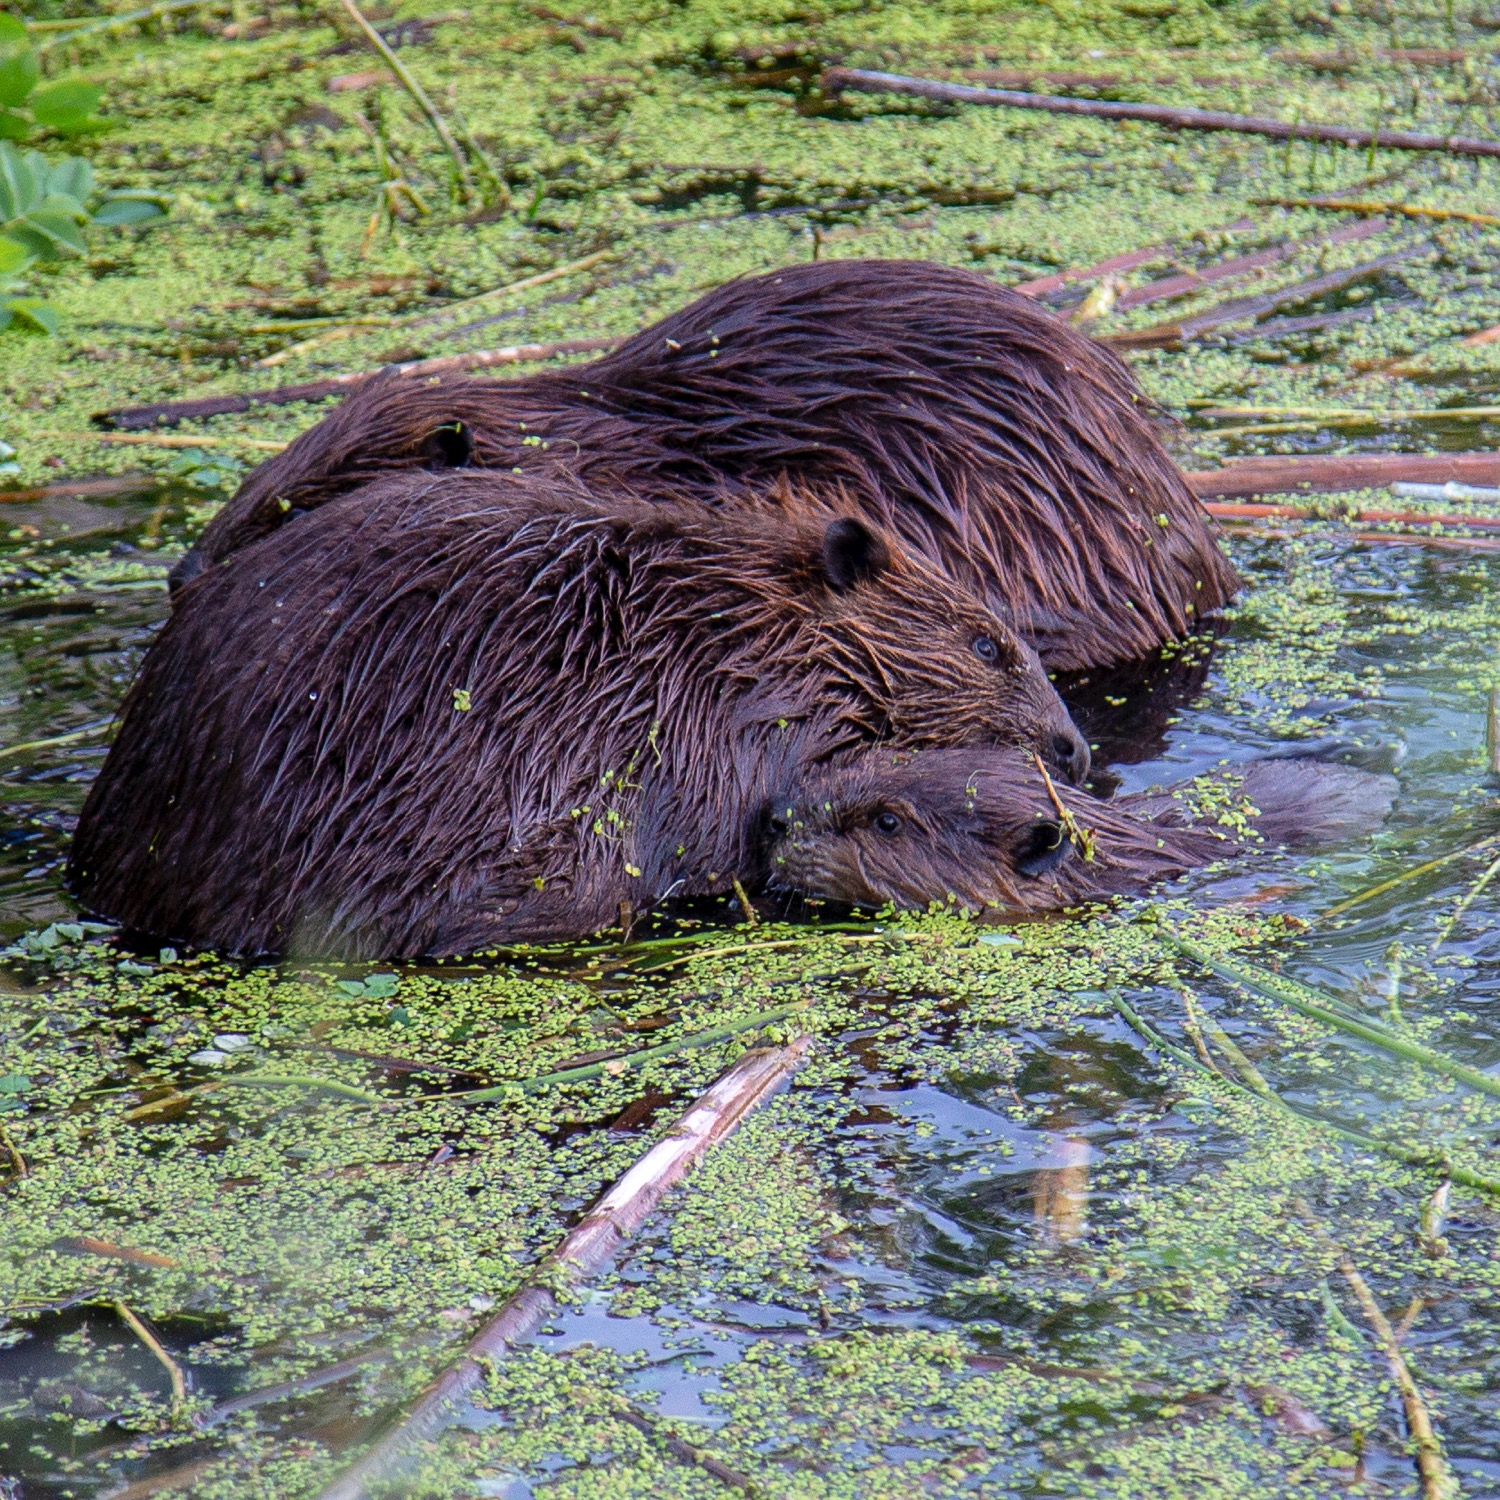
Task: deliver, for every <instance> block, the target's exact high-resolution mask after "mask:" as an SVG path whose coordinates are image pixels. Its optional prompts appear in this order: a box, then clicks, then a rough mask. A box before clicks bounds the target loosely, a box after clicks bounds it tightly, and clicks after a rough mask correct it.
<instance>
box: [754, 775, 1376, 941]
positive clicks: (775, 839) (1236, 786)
mask: <svg viewBox="0 0 1500 1500" xmlns="http://www.w3.org/2000/svg"><path fill="white" fill-rule="evenodd" d="M1395 789H1396V783H1395V781H1394V779H1393V778H1391V777H1389V776H1378V775H1373V774H1371V773H1370V772H1367V771H1358V770H1355V769H1354V768H1352V767H1350V766H1344V765H1331V764H1327V763H1324V762H1320V761H1310V760H1258V761H1251V762H1250V763H1249V764H1248V765H1244V766H1239V767H1236V768H1234V769H1233V770H1231V771H1225V772H1222V773H1219V774H1218V775H1216V776H1214V777H1213V778H1211V779H1209V780H1208V781H1203V780H1199V781H1193V782H1184V783H1181V784H1179V785H1178V786H1176V787H1169V788H1166V789H1164V790H1161V791H1155V790H1153V791H1149V792H1140V793H1136V794H1134V795H1132V796H1127V797H1121V798H1119V799H1118V800H1116V801H1114V802H1099V801H1096V800H1094V799H1093V798H1091V797H1090V796H1088V794H1087V793H1084V792H1080V791H1077V790H1075V789H1074V788H1072V787H1064V786H1059V785H1057V784H1056V783H1055V782H1053V781H1052V780H1051V779H1050V777H1048V776H1047V775H1046V773H1045V772H1044V771H1043V770H1042V769H1041V768H1040V766H1039V765H1038V763H1037V762H1036V760H1035V759H1034V758H1033V757H1032V756H1031V755H1030V754H1029V753H1027V752H1026V751H1024V750H1016V749H994V750H988V749H982V750H926V751H922V752H919V753H909V754H903V753H897V752H892V751H889V750H884V751H872V752H869V753H867V754H864V755H861V756H859V757H858V758H857V759H855V760H852V761H847V762H844V763H842V764H838V765H828V766H824V767H821V768H820V769H819V770H818V771H817V772H816V773H815V774H813V775H812V776H810V777H808V778H807V779H806V780H805V781H804V782H803V783H802V785H801V786H800V788H798V789H797V790H795V791H793V792H791V793H790V794H789V795H786V796H783V797H781V798H778V799H776V800H775V801H773V803H772V804H771V811H770V814H769V817H768V846H767V847H768V855H767V872H768V880H767V884H768V888H769V889H771V890H773V891H776V890H779V891H783V892H787V893H795V894H798V895H801V896H805V897H812V898H821V899H825V900H829V901H839V902H847V903H849V904H850V905H853V906H869V907H881V906H885V905H886V904H888V903H889V904H890V905H892V906H895V907H898V908H906V909H918V910H921V909H925V908H926V907H927V906H928V905H929V904H931V903H932V902H949V903H951V904H953V905H955V906H959V907H964V908H967V909H969V910H971V911H974V912H986V913H989V914H991V915H1003V916H1008V917H1010V916H1022V915H1032V914H1035V913H1040V912H1051V911H1059V910H1061V909H1063V908H1065V907H1070V906H1077V905H1080V904H1082V903H1084V902H1088V901H1098V900H1102V899H1104V898H1106V897H1109V896H1119V895H1128V894H1133V893H1136V892H1139V891H1143V890H1145V889H1146V888H1147V887H1149V886H1151V885H1153V884H1154V883H1156V882H1157V881H1161V880H1169V879H1171V878H1173V877H1174V876H1177V875H1182V874H1184V873H1185V872H1186V871H1188V870H1192V869H1197V868H1199V867H1201V866H1203V865H1208V864H1212V863H1214V862H1215V861H1216V860H1221V859H1225V858H1227V857H1229V856H1230V855H1233V854H1236V853H1239V852H1240V851H1242V850H1244V849H1246V848H1247V847H1251V846H1259V847H1272V848H1274V847H1284V848H1308V847H1311V846H1314V845H1319V844H1323V845H1327V844H1336V843H1345V842H1349V841H1351V840H1354V839H1356V838H1360V837H1364V836H1367V835H1368V834H1370V833H1371V832H1373V831H1374V829H1375V828H1377V827H1378V826H1379V824H1380V823H1381V822H1382V821H1383V820H1384V818H1385V816H1386V814H1387V813H1388V812H1389V811H1390V808H1391V803H1392V800H1393V798H1394V796H1395Z"/></svg>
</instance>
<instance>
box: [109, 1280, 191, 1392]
mask: <svg viewBox="0 0 1500 1500" xmlns="http://www.w3.org/2000/svg"><path fill="white" fill-rule="evenodd" d="M115 1311H116V1312H117V1313H118V1314H119V1316H120V1321H121V1322H122V1323H125V1324H126V1325H128V1327H129V1328H130V1331H131V1332H132V1333H134V1334H135V1336H136V1337H137V1338H138V1339H139V1340H140V1341H141V1342H142V1343H143V1344H144V1345H145V1346H146V1347H147V1348H148V1349H149V1350H150V1351H151V1353H152V1354H153V1355H155V1357H156V1361H157V1363H158V1364H160V1365H161V1367H162V1368H163V1369H164V1370H165V1371H166V1372H167V1374H168V1376H169V1377H170V1378H171V1381H172V1416H173V1418H174V1419H175V1418H177V1417H179V1416H181V1414H182V1410H183V1408H184V1407H185V1406H186V1405H187V1378H186V1376H184V1375H183V1373H182V1366H181V1365H179V1364H178V1363H177V1361H176V1360H175V1359H173V1358H172V1356H171V1355H170V1354H168V1353H167V1351H166V1350H165V1349H163V1348H162V1345H161V1340H160V1339H159V1338H157V1336H156V1335H155V1334H154V1333H152V1331H151V1330H150V1329H149V1328H148V1327H147V1326H146V1325H145V1324H144V1323H143V1322H142V1321H141V1320H140V1319H139V1318H138V1317H137V1316H136V1315H135V1313H133V1312H132V1311H131V1310H130V1308H129V1307H128V1306H127V1305H126V1304H125V1303H124V1302H118V1301H117V1302H116V1303H115Z"/></svg>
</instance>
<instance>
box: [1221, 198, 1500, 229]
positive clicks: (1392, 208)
mask: <svg viewBox="0 0 1500 1500" xmlns="http://www.w3.org/2000/svg"><path fill="white" fill-rule="evenodd" d="M1250 201H1251V202H1252V203H1256V204H1260V205H1262V206H1264V207H1266V208H1326V209H1328V210H1329V211H1330V212H1332V213H1343V214H1391V215H1392V216H1394V217H1396V218H1405V219H1436V220H1437V221H1438V222H1440V223H1446V222H1455V221H1456V222H1458V223H1461V224H1484V225H1489V226H1497V225H1500V214H1476V213H1469V212H1467V211H1466V210H1465V209H1461V208H1422V207H1420V206H1418V205H1417V204H1415V203H1375V202H1369V201H1367V200H1365V199H1362V198H1252V199H1251V200H1250Z"/></svg>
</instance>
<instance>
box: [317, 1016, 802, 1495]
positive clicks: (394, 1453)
mask: <svg viewBox="0 0 1500 1500" xmlns="http://www.w3.org/2000/svg"><path fill="white" fill-rule="evenodd" d="M811 1042H812V1038H811V1037H810V1036H806V1035H803V1036H799V1037H797V1038H796V1039H795V1040H793V1041H791V1042H789V1043H787V1045H786V1046H784V1047H772V1048H766V1049H763V1050H758V1051H754V1052H747V1053H746V1054H745V1055H744V1056H743V1057H741V1058H740V1059H739V1061H738V1062H736V1063H735V1064H734V1066H733V1067H731V1068H730V1069H729V1071H728V1072H726V1073H724V1074H723V1075H722V1076H721V1077H720V1078H719V1080H718V1081H717V1082H716V1083H715V1084H714V1085H713V1087H712V1088H710V1089H709V1091H708V1092H707V1093H706V1094H704V1095H703V1097H702V1098H701V1099H699V1100H698V1102H697V1103H696V1104H694V1105H693V1106H692V1108H691V1109H689V1110H688V1111H687V1113H686V1114H684V1115H683V1116H682V1118H681V1119H679V1120H678V1122H677V1123H676V1125H674V1126H673V1127H672V1129H671V1130H670V1131H668V1133H667V1135H666V1136H665V1138H664V1139H662V1140H660V1141H658V1142H657V1144H656V1145H654V1146H653V1147H652V1148H651V1149H650V1150H649V1151H648V1152H647V1153H646V1154H645V1155H644V1156H643V1157H642V1158H641V1159H640V1161H638V1162H637V1163H636V1164H635V1165H634V1166H633V1167H632V1168H631V1169H630V1170H629V1171H628V1172H626V1173H625V1175H624V1176H623V1177H621V1178H620V1180H619V1181H618V1182H616V1183H615V1185H614V1186H613V1187H612V1188H611V1189H610V1190H609V1191H608V1192H607V1193H606V1194H605V1195H604V1196H603V1197H602V1198H601V1199H600V1200H599V1202H598V1203H597V1204H595V1205H594V1207H593V1208H591V1209H590V1210H589V1211H588V1212H587V1213H586V1214H585V1215H584V1216H583V1218H582V1219H580V1220H579V1222H578V1223H577V1225H575V1226H574V1228H573V1229H572V1230H571V1231H570V1232H569V1234H568V1236H567V1237H566V1238H565V1239H564V1240H563V1242H562V1244H561V1245H559V1246H558V1247H557V1249H556V1250H554V1251H553V1252H552V1254H551V1255H549V1256H548V1257H547V1258H546V1259H545V1260H544V1261H542V1263H541V1264H540V1265H539V1266H537V1267H536V1269H535V1270H534V1271H533V1272H532V1274H531V1275H530V1276H529V1277H528V1278H527V1279H526V1282H525V1283H524V1285H522V1287H521V1288H520V1290H519V1291H517V1292H516V1293H515V1295H514V1296H512V1297H511V1298H510V1299H509V1300H508V1301H507V1302H506V1303H505V1305H504V1306H503V1307H502V1308H501V1309H500V1311H499V1312H498V1313H496V1314H495V1316H494V1317H493V1318H491V1319H490V1321H489V1322H488V1323H486V1324H485V1326H484V1327H483V1328H482V1329H481V1330H480V1331H479V1333H478V1334H477V1335H476V1336H475V1337H474V1339H473V1340H472V1341H471V1342H470V1343H469V1346H468V1347H467V1348H466V1349H465V1350H464V1352H463V1355H462V1357H461V1358H460V1359H459V1360H458V1362H457V1363H456V1364H453V1365H450V1366H449V1368H448V1369H447V1370H446V1371H444V1373H443V1374H442V1375H440V1376H439V1377H438V1379H437V1380H436V1381H435V1382H434V1383H433V1384H432V1385H431V1386H429V1387H428V1389H427V1391H426V1393H425V1394H424V1395H423V1396H422V1397H421V1398H420V1399H419V1400H418V1402H417V1404H416V1405H415V1406H414V1407H413V1408H412V1410H411V1412H410V1413H409V1414H408V1416H407V1417H406V1419H405V1420H404V1421H402V1422H400V1423H399V1424H398V1425H397V1426H395V1427H394V1428H392V1429H391V1430H390V1431H389V1432H388V1433H386V1435H385V1436H384V1437H382V1438H381V1439H379V1441H377V1442H376V1444H375V1445H374V1447H372V1448H371V1449H370V1450H369V1451H368V1452H367V1453H366V1454H365V1455H364V1457H363V1458H361V1459H360V1460H359V1462H358V1463H356V1464H355V1465H354V1466H353V1468H351V1469H348V1470H346V1471H345V1472H344V1473H343V1474H342V1475H341V1476H340V1477H339V1478H338V1479H336V1480H334V1481H333V1483H332V1484H330V1485H329V1486H328V1487H327V1488H326V1489H325V1490H323V1492H322V1494H321V1495H320V1496H319V1497H318V1500H361V1497H362V1496H363V1495H364V1494H365V1493H366V1490H367V1487H368V1486H369V1485H371V1484H373V1483H375V1482H376V1481H377V1480H380V1479H383V1478H385V1477H387V1476H388V1475H389V1474H391V1472H392V1471H393V1470H395V1469H396V1468H398V1467H399V1466H400V1464H401V1462H402V1460H403V1458H404V1457H405V1456H406V1454H407V1452H408V1450H409V1449H410V1448H411V1447H412V1445H413V1444H415V1443H418V1442H420V1441H422V1440H423V1439H424V1438H429V1437H431V1436H432V1435H433V1434H434V1433H435V1432H437V1431H438V1430H439V1429H440V1428H441V1427H442V1426H443V1425H444V1424H445V1423H446V1422H447V1421H448V1420H450V1418H451V1417H452V1416H453V1415H454V1413H455V1412H456V1411H457V1410H458V1408H459V1406H460V1404H461V1403H462V1402H463V1400H464V1399H465V1398H466V1397H467V1396H468V1395H469V1394H470V1393H471V1392H472V1391H473V1390H475V1389H476V1388H477V1387H478V1386H479V1384H480V1383H481V1382H482V1381H483V1380H484V1378H485V1370H486V1366H487V1365H488V1364H489V1363H490V1362H492V1361H494V1360H496V1359H499V1358H502V1357H503V1356H504V1355H505V1354H506V1352H507V1351H508V1350H510V1349H511V1348H513V1347H514V1346H515V1345H517V1344H519V1343H523V1342H524V1341H525V1340H527V1339H529V1338H530V1337H531V1336H532V1335H533V1334H534V1333H535V1332H536V1331H537V1329H539V1328H540V1327H541V1326H542V1324H543V1323H545V1322H546V1320H547V1319H548V1318H550V1317H551V1316H552V1315H553V1314H554V1313H555V1312H556V1311H557V1308H558V1300H557V1290H560V1289H562V1288H565V1287H570V1286H577V1285H578V1284H579V1283H580V1282H582V1281H584V1280H585V1279H586V1278H588V1277H589V1276H592V1275H594V1274H595V1273H596V1272H597V1271H599V1270H600V1269H601V1268H602V1267H603V1266H605V1265H606V1264H608V1262H609V1261H610V1260H612V1259H613V1258H614V1256H615V1255H616V1254H617V1253H618V1252H619V1250H620V1249H621V1247H622V1246H623V1245H624V1243H625V1241H626V1240H627V1239H629V1238H630V1236H631V1235H632V1234H634V1233H635V1232H636V1230H638V1229H639V1228H640V1227H641V1225H642V1224H644V1223H645V1222H646V1220H647V1218H649V1217H650V1215H651V1214H652V1212H653V1211H654V1210H655V1208H656V1206H657V1204H659V1203H660V1202H661V1200H662V1198H663V1197H665V1196H666V1193H667V1191H668V1190H669V1189H670V1188H672V1187H674V1186H675V1185H676V1184H677V1183H678V1182H680V1181H681V1180H682V1179H683V1178H684V1177H686V1176H687V1174H688V1173H689V1172H690V1171H691V1170H692V1169H693V1168H694V1167H695V1166H696V1165H697V1163H698V1161H699V1159H700V1158H701V1157H702V1156H703V1155H704V1153H705V1152H706V1151H707V1150H708V1149H709V1147H710V1146H715V1145H717V1144H718V1143H719V1142H720V1141H722V1140H724V1139H726V1138H727V1137H728V1136H730V1135H732V1134H733V1133H734V1132H735V1130H737V1129H738V1128H739V1125H740V1123H741V1122H742V1121H743V1120H744V1119H745V1117H746V1116H747V1115H749V1114H750V1112H751V1111H752V1110H754V1109H755V1108H756V1107H757V1106H758V1105H759V1104H761V1103H763V1102H764V1101H765V1100H766V1099H767V1098H769V1097H770V1096H771V1095H772V1094H773V1093H775V1092H776V1090H777V1089H779V1088H780V1087H781V1086H782V1085H783V1084H784V1083H785V1082H786V1081H787V1080H788V1079H789V1078H790V1077H791V1076H792V1073H793V1072H794V1071H795V1070H796V1068H797V1065H798V1064H799V1063H800V1062H801V1061H802V1059H803V1057H804V1055H805V1054H806V1052H807V1049H808V1047H809V1046H810V1045H811Z"/></svg>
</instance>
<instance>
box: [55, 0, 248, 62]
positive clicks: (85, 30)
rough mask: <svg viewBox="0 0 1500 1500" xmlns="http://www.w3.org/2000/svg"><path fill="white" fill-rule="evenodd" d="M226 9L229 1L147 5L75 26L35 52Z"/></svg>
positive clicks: (164, 0) (185, 0) (190, 0)
mask: <svg viewBox="0 0 1500 1500" xmlns="http://www.w3.org/2000/svg"><path fill="white" fill-rule="evenodd" d="M228 9H230V5H229V0H162V3H161V4H159V5H148V6H145V7H144V8H143V9H141V10H128V11H126V12H125V13H124V15H119V16H110V17H108V18H107V19H106V20H103V21H91V22H87V23H86V24H83V25H80V26H75V27H74V28H73V29H72V30H71V31H65V32H62V33H60V34H59V35H57V36H54V37H49V38H48V39H47V40H46V41H45V42H39V43H37V46H36V49H35V50H36V52H37V53H38V55H40V54H41V53H44V52H50V51H51V50H52V49H53V48H54V47H61V46H62V45H63V44H64V43H65V42H76V41H79V40H80V39H81V38H83V37H86V36H94V35H96V34H97V33H98V32H101V31H117V30H119V29H120V28H121V27H122V26H134V25H135V24H136V23H137V22H139V21H154V20H156V19H157V18H158V17H161V16H170V15H175V14H177V13H178V12H179V11H184V10H228Z"/></svg>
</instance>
